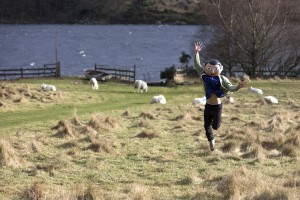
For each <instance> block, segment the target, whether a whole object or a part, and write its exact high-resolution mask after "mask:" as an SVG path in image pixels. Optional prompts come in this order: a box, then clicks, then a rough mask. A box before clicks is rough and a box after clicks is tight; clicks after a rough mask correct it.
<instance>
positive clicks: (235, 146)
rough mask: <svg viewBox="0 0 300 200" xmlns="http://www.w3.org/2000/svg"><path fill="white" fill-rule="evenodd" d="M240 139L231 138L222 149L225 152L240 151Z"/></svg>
mask: <svg viewBox="0 0 300 200" xmlns="http://www.w3.org/2000/svg"><path fill="white" fill-rule="evenodd" d="M239 145H240V144H239V141H237V140H231V141H228V142H226V143H225V144H224V145H223V147H222V151H223V152H237V151H239Z"/></svg>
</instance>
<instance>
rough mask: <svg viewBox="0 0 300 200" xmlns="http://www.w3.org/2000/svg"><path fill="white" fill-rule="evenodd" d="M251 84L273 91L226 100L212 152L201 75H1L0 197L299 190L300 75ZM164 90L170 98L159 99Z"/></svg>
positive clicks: (69, 199) (216, 195) (242, 195)
mask: <svg viewBox="0 0 300 200" xmlns="http://www.w3.org/2000/svg"><path fill="white" fill-rule="evenodd" d="M232 82H233V83H236V82H235V81H234V80H232ZM42 83H46V84H51V85H55V86H56V89H57V90H56V91H42V90H41V89H40V85H41V84H42ZM249 86H253V87H256V88H260V89H262V90H263V92H264V94H263V95H258V94H254V93H249V92H248V91H247V89H242V90H240V91H238V92H236V93H234V94H233V95H232V97H233V98H234V100H235V102H234V103H226V102H224V103H223V115H222V125H221V128H220V129H219V130H218V131H215V132H214V133H215V137H216V138H215V139H216V150H215V151H213V152H211V151H210V150H209V146H208V142H207V140H206V137H205V133H204V128H203V107H201V106H200V107H198V106H194V105H192V101H193V99H194V98H198V97H202V96H203V88H202V86H201V85H200V84H191V85H179V86H176V87H151V86H150V87H149V90H148V92H147V93H142V94H138V93H133V85H132V84H125V83H119V82H104V83H102V82H100V83H99V90H92V88H91V85H89V81H87V80H82V79H80V78H62V79H24V80H18V81H1V82H0V88H1V90H0V127H1V129H0V180H1V181H0V199H25V200H33V199H46V200H54V199H63V200H73V199H74V200H75V199H78V200H79V199H80V200H83V199H137V200H147V199H149V200H150V199H166V200H168V199H170V200H171V199H194V200H197V199H199V200H200V199H214V200H215V199H220V200H221V199H234V200H235V199H292V200H294V199H295V200H296V199H299V196H300V168H299V166H300V162H299V159H300V125H299V124H300V117H299V112H300V87H299V86H300V80H289V79H285V80H279V79H277V80H274V79H268V80H254V81H253V80H252V81H251V82H249ZM160 94H162V95H164V96H165V97H166V100H167V103H166V104H164V105H160V104H150V101H151V99H152V97H153V96H157V95H160ZM267 95H272V96H275V97H276V98H277V99H278V100H279V103H278V104H273V105H270V104H267V103H266V102H265V101H263V100H262V97H263V96H267Z"/></svg>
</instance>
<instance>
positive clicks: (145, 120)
mask: <svg viewBox="0 0 300 200" xmlns="http://www.w3.org/2000/svg"><path fill="white" fill-rule="evenodd" d="M152 125H153V123H152V122H151V121H150V120H149V119H148V118H142V119H140V120H139V122H138V126H139V127H145V128H151V127H152Z"/></svg>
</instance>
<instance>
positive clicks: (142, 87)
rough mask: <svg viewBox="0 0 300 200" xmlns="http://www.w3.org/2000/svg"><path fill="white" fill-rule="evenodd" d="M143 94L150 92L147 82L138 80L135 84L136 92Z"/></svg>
mask: <svg viewBox="0 0 300 200" xmlns="http://www.w3.org/2000/svg"><path fill="white" fill-rule="evenodd" d="M136 91H137V92H141V93H143V91H144V92H147V91H148V85H147V83H146V82H145V81H142V80H136V81H135V82H134V92H136Z"/></svg>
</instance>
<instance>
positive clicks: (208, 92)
mask: <svg viewBox="0 0 300 200" xmlns="http://www.w3.org/2000/svg"><path fill="white" fill-rule="evenodd" d="M201 49H202V43H201V42H196V43H195V57H194V65H195V68H196V70H197V72H198V74H199V76H200V79H201V82H202V83H203V86H204V92H205V96H206V105H205V109H204V129H205V134H206V137H207V139H208V141H209V147H210V150H211V151H213V150H214V149H215V138H214V134H213V132H212V128H213V129H214V130H217V129H218V128H219V127H220V125H221V114H222V102H221V98H222V97H224V96H225V95H228V94H230V93H232V92H235V91H238V90H239V89H241V88H243V87H246V82H245V81H241V82H239V84H238V85H232V84H231V82H230V81H229V80H228V79H227V78H226V77H225V76H223V75H220V74H221V72H222V70H223V66H222V64H221V63H220V61H218V60H215V59H212V60H209V61H208V62H206V63H205V64H204V67H202V65H201V63H200V56H199V52H200V51H201Z"/></svg>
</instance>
